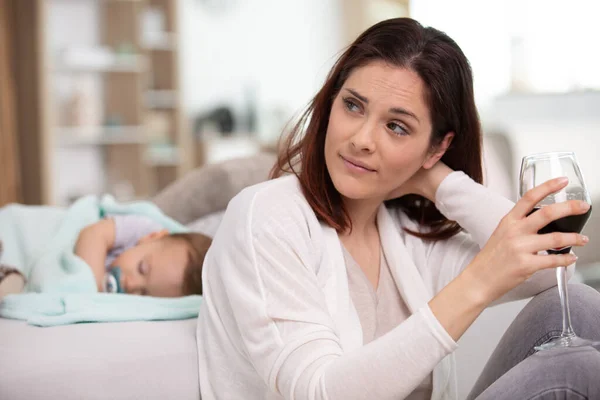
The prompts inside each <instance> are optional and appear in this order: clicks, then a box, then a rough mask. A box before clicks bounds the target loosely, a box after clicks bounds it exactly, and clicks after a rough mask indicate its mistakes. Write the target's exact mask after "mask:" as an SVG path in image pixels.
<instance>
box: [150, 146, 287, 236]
mask: <svg viewBox="0 0 600 400" xmlns="http://www.w3.org/2000/svg"><path fill="white" fill-rule="evenodd" d="M275 159H276V156H275V154H272V153H259V154H256V155H253V156H250V157H245V158H237V159H231V160H227V161H223V162H220V163H216V164H208V165H205V166H202V167H200V168H197V169H195V170H193V171H191V172H190V173H188V174H187V175H185V176H184V177H183V178H181V179H178V180H177V181H175V182H173V183H172V184H171V185H169V186H167V187H166V188H165V189H163V190H162V191H161V192H160V193H158V194H157V195H156V196H155V197H154V199H152V201H153V202H154V203H156V204H157V205H158V207H160V208H161V209H162V211H163V212H164V213H165V214H167V215H169V216H170V217H171V218H173V219H175V220H177V221H179V222H180V223H182V224H185V225H187V224H189V223H191V222H192V221H195V220H197V219H199V218H200V217H203V216H206V215H208V214H211V213H214V212H217V211H222V210H224V209H225V208H227V204H228V203H229V201H230V200H231V199H232V198H233V197H234V196H235V195H236V194H237V193H239V192H240V191H241V190H242V189H243V188H245V187H247V186H251V185H254V184H257V183H260V182H262V181H265V180H267V179H268V176H269V171H270V170H271V167H272V166H273V164H274V163H275Z"/></svg>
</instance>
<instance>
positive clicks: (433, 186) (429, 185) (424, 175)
mask: <svg viewBox="0 0 600 400" xmlns="http://www.w3.org/2000/svg"><path fill="white" fill-rule="evenodd" d="M452 172H454V171H453V170H452V168H450V167H449V166H447V165H446V164H445V163H443V162H442V161H438V162H437V163H435V164H434V165H433V167H431V168H423V167H421V169H420V170H419V171H417V173H415V174H414V175H413V176H412V177H411V178H410V179H409V180H408V181H406V182H404V183H403V184H402V186H400V187H399V188H398V189H396V190H395V191H393V192H392V193H391V194H390V196H388V200H389V199H395V198H397V197H401V196H404V195H407V194H418V195H421V196H423V197H425V198H426V199H428V200H430V201H432V202H434V203H435V193H436V192H437V189H438V187H439V186H440V183H442V181H443V180H444V179H445V178H446V177H447V176H448V175H450V174H451V173H452Z"/></svg>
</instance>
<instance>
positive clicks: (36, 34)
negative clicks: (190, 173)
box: [12, 0, 191, 205]
mask: <svg viewBox="0 0 600 400" xmlns="http://www.w3.org/2000/svg"><path fill="white" fill-rule="evenodd" d="M12 1H13V2H14V3H15V4H18V8H19V9H20V10H21V11H22V12H21V13H20V14H19V18H25V19H27V22H28V24H23V25H24V26H30V30H31V32H30V34H29V37H30V42H31V43H27V45H26V46H23V47H22V48H19V49H17V51H20V52H22V53H26V54H24V57H25V56H27V57H28V61H29V60H31V62H22V63H21V64H22V65H20V66H19V68H20V69H19V70H20V71H21V70H22V68H24V67H26V68H27V70H26V71H24V70H23V73H24V74H27V77H28V79H29V80H30V81H31V83H30V84H29V87H23V88H20V89H19V90H20V91H21V92H23V96H21V97H20V99H18V101H29V104H30V106H29V107H28V108H26V109H28V111H29V116H20V118H19V121H18V122H23V124H22V125H20V126H19V137H20V147H21V161H22V162H21V165H22V170H23V171H24V173H23V176H22V179H23V193H24V196H23V197H24V200H25V203H28V204H60V205H65V204H68V203H69V202H70V201H72V200H73V199H74V198H76V197H79V196H81V195H85V194H100V193H111V194H114V195H115V196H116V197H117V198H119V199H121V200H131V199H140V198H148V197H150V196H152V195H153V194H155V193H156V192H158V191H159V190H160V189H162V188H163V187H165V186H166V185H167V184H169V183H170V182H172V181H173V180H175V179H176V178H178V177H179V176H181V175H182V174H183V173H185V172H186V171H187V170H188V169H189V168H190V167H191V149H190V147H191V146H190V143H191V139H190V140H188V137H189V133H188V132H187V129H186V127H185V123H184V117H183V112H182V104H181V95H180V86H179V65H178V62H179V49H178V45H177V44H178V32H179V29H178V20H177V12H178V3H179V1H178V0H78V1H64V0H23V1H15V0H12ZM31 77H34V79H32V78H31ZM26 81H27V80H24V82H26ZM31 105H33V109H32V107H31ZM36 106H39V108H37V107H36ZM28 118H30V119H31V121H29V120H28ZM21 120H23V121H21Z"/></svg>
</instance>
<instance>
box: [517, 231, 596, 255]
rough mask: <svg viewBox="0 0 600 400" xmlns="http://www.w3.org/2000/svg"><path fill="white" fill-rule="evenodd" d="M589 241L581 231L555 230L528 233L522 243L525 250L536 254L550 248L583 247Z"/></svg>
mask: <svg viewBox="0 0 600 400" xmlns="http://www.w3.org/2000/svg"><path fill="white" fill-rule="evenodd" d="M587 243H588V238H587V236H585V235H580V234H579V233H563V232H553V233H546V234H544V235H528V236H526V237H523V238H522V240H521V243H520V245H521V246H522V250H523V251H526V252H527V253H531V254H535V253H538V252H540V251H546V250H549V249H562V248H565V247H581V246H585V245H586V244H587Z"/></svg>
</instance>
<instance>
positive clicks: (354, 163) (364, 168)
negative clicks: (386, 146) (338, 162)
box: [340, 155, 375, 173]
mask: <svg viewBox="0 0 600 400" xmlns="http://www.w3.org/2000/svg"><path fill="white" fill-rule="evenodd" d="M340 158H341V159H342V160H343V161H344V164H345V165H346V167H347V168H348V169H349V170H351V171H355V172H362V173H367V172H375V169H373V168H371V167H370V166H369V165H368V164H366V163H363V162H360V161H358V160H355V159H352V158H346V157H344V156H341V155H340Z"/></svg>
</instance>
